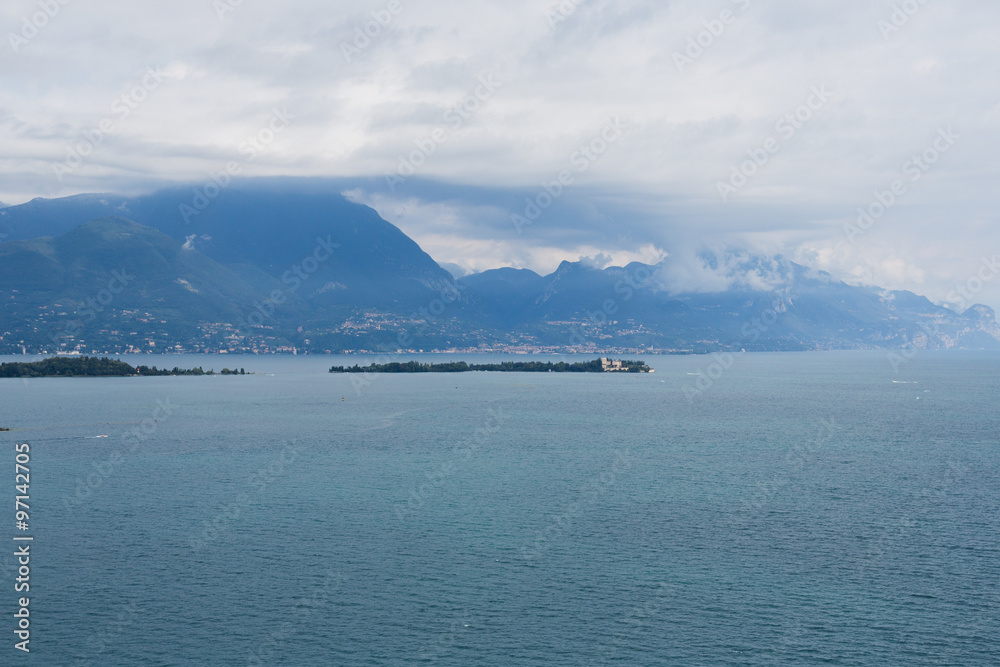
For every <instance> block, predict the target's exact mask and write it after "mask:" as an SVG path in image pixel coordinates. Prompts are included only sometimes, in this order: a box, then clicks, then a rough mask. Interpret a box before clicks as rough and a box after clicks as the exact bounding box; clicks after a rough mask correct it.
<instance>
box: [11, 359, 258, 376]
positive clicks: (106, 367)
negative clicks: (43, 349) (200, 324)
mask: <svg viewBox="0 0 1000 667" xmlns="http://www.w3.org/2000/svg"><path fill="white" fill-rule="evenodd" d="M137 375H138V376H148V375H215V371H214V370H208V371H206V370H204V369H202V367H201V366H198V367H197V368H190V369H184V368H178V367H176V366H174V368H173V369H170V370H168V369H166V368H157V367H156V366H153V367H149V366H132V365H130V364H127V363H125V362H124V361H119V360H117V359H108V358H107V357H101V358H100V359H98V358H97V357H51V358H49V359H43V360H42V361H25V362H21V361H13V362H8V363H4V364H0V378H38V377H130V376H137ZM219 375H246V371H244V370H243V369H242V368H241V369H239V370H236V369H233V370H230V369H228V368H223V369H222V372H221V373H219Z"/></svg>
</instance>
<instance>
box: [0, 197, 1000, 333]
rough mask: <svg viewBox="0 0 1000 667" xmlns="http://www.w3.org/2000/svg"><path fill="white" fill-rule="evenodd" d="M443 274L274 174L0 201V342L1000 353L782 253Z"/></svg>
mask: <svg viewBox="0 0 1000 667" xmlns="http://www.w3.org/2000/svg"><path fill="white" fill-rule="evenodd" d="M674 261H675V260H674V259H673V258H671V257H667V258H666V259H665V260H663V262H661V263H659V264H657V265H649V264H641V263H638V262H636V263H632V264H629V265H627V266H624V267H616V266H612V267H600V266H597V265H595V264H594V263H593V262H592V261H590V260H581V261H577V262H569V261H565V262H563V263H562V264H561V265H560V266H559V267H558V269H556V271H554V272H553V273H551V274H549V275H546V276H542V275H539V274H537V273H535V272H533V271H529V270H527V269H513V268H500V269H494V270H490V271H484V272H482V273H477V274H472V275H468V276H463V277H461V278H456V277H454V276H453V275H452V274H451V273H449V272H448V271H446V270H445V269H444V268H442V267H441V266H439V265H438V264H437V263H436V262H435V261H434V260H433V259H432V258H431V257H430V256H429V255H428V254H427V253H425V252H424V251H423V250H421V248H420V247H419V246H418V245H417V243H415V242H414V241H413V240H412V239H410V238H409V237H407V236H406V235H405V234H404V233H403V232H402V231H401V230H399V229H398V228H397V227H395V226H393V225H392V224H390V223H389V222H387V221H385V220H383V219H382V218H381V217H380V216H379V215H378V214H377V213H376V212H375V211H374V210H372V209H371V208H368V207H366V206H363V205H360V204H356V203H352V202H350V201H348V200H347V199H345V198H344V197H343V196H341V195H340V194H339V193H336V192H323V191H321V190H317V189H315V188H306V187H298V186H296V185H295V184H289V183H280V184H266V185H259V184H257V185H254V186H252V187H251V186H249V185H245V184H242V185H240V184H234V185H231V186H230V187H228V188H220V189H218V190H217V191H215V196H214V197H213V198H208V197H207V196H205V194H201V195H200V197H199V195H197V194H196V193H195V192H194V191H193V190H192V189H191V188H181V187H175V188H168V189H164V190H160V191H158V192H154V193H152V194H149V195H144V196H138V197H125V196H118V195H105V194H99V195H78V196H74V197H66V198H61V199H35V200H32V201H30V202H27V203H25V204H22V205H18V206H12V207H6V208H2V209H0V299H2V304H0V318H2V319H0V353H18V352H29V353H34V352H53V351H73V350H78V351H82V352H87V353H90V352H94V351H101V352H105V351H106V352H124V351H144V352H152V351H155V352H164V351H223V350H224V351H232V352H275V351H277V352H284V351H302V352H313V353H317V352H326V351H330V352H343V351H376V350H380V351H389V350H391V351H395V350H398V349H404V350H428V351H429V350H447V349H482V350H515V351H527V350H540V351H565V352H593V351H626V350H627V351H656V352H678V353H680V352H708V351H713V350H731V349H747V350H806V349H894V348H901V347H907V346H916V347H926V348H951V347H967V348H989V347H1000V327H998V325H997V322H996V317H995V314H994V312H993V311H992V310H991V309H989V308H987V307H985V306H981V305H976V306H973V307H971V308H969V309H968V310H966V311H965V312H963V313H956V312H954V311H951V310H949V309H947V308H944V307H942V306H938V305H936V304H934V303H932V302H931V301H930V300H928V299H926V298H924V297H922V296H919V295H916V294H913V293H912V292H906V291H888V290H883V289H879V288H876V287H859V286H852V285H848V284H845V283H844V282H841V281H839V280H835V279H834V278H833V277H832V276H830V275H829V274H827V273H824V272H821V271H814V270H811V269H809V268H808V267H804V266H801V265H799V264H796V263H794V262H791V261H789V260H787V259H783V258H781V257H760V256H753V255H745V254H732V255H729V256H725V257H720V256H718V255H710V254H706V255H704V256H703V257H701V258H700V261H701V262H702V264H703V268H705V269H706V270H709V271H712V272H714V274H713V275H716V276H717V277H719V278H720V279H721V280H722V282H720V284H719V286H718V287H717V288H715V289H712V290H710V291H704V288H702V289H700V290H693V289H691V288H686V289H685V288H683V287H679V286H678V285H677V284H676V281H674V280H672V276H673V275H674V274H675V270H676V266H674V265H673V264H672V262H674Z"/></svg>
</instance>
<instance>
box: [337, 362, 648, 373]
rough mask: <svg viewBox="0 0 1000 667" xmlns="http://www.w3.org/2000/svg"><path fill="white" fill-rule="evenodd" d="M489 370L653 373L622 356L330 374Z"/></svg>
mask: <svg viewBox="0 0 1000 667" xmlns="http://www.w3.org/2000/svg"><path fill="white" fill-rule="evenodd" d="M468 371H490V372H497V373H652V372H653V369H652V368H650V367H649V366H647V365H646V363H645V362H643V361H629V360H619V359H607V358H601V359H594V360H593V361H581V362H578V363H575V364H568V363H566V362H565V361H560V362H558V363H552V362H551V361H504V362H503V363H499V364H470V363H466V362H464V361H449V362H445V363H441V364H422V363H420V362H419V361H406V362H397V361H394V362H391V363H388V364H371V365H369V366H358V365H357V364H355V365H354V366H334V367H332V368H331V369H330V372H331V373H465V372H468Z"/></svg>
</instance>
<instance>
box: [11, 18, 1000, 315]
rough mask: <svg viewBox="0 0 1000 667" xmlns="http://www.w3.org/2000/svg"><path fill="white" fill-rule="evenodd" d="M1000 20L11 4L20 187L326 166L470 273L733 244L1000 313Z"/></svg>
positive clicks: (691, 270)
mask: <svg viewBox="0 0 1000 667" xmlns="http://www.w3.org/2000/svg"><path fill="white" fill-rule="evenodd" d="M998 25H1000V3H996V2H994V1H993V0H951V1H950V2H942V1H940V0H923V1H921V0H894V1H884V0H865V1H860V0H811V1H810V2H801V1H800V0H794V1H793V0H770V1H767V0H715V1H707V2H693V1H688V2H685V1H676V2H671V1H663V0H661V1H657V2H651V1H641V0H617V1H610V0H564V1H563V2H544V1H542V2H530V1H525V0H505V1H503V2H500V1H495V2H493V1H487V0H467V1H466V2H463V3H451V2H447V3H446V2H440V1H437V0H385V1H377V2H367V1H358V0H353V1H351V2H340V1H338V0H323V1H319V0H315V1H314V0H290V1H286V2H283V3H273V2H263V1H262V0H198V1H195V0H176V1H175V2H172V3H136V2H125V1H118V0H89V1H88V2H83V0H32V1H28V0H8V1H7V2H5V3H3V5H2V6H0V26H2V33H3V35H2V36H3V41H2V43H0V145H2V146H3V149H2V150H0V201H2V202H4V203H6V204H18V203H22V202H24V201H27V200H30V199H32V198H34V197H59V196H66V195H71V194H77V193H81V192H118V193H140V192H146V191H150V190H153V189H155V188H157V187H160V186H162V185H165V184H168V183H169V184H174V183H192V184H194V185H197V184H199V183H205V182H207V181H208V180H209V179H210V178H212V176H213V174H214V175H216V178H224V177H223V176H219V174H220V173H222V172H225V171H226V170H227V169H229V170H230V171H231V172H232V173H235V174H236V175H237V176H238V177H259V176H289V177H324V178H328V179H329V180H330V183H331V184H333V185H335V186H336V187H338V188H340V189H341V191H343V192H344V193H345V194H346V195H347V196H348V197H350V198H351V199H353V200H355V201H359V202H363V203H365V204H368V205H370V206H373V207H374V208H375V209H376V210H378V211H379V213H380V214H381V215H382V216H383V217H385V218H386V219H387V220H389V221H390V222H392V223H394V224H396V225H397V226H399V227H400V228H401V229H402V230H403V231H404V232H406V233H407V234H408V235H410V236H411V237H412V238H414V239H415V240H416V241H417V242H418V243H420V245H421V246H422V247H423V248H424V249H425V250H426V251H427V252H428V253H429V254H431V256H433V257H434V258H435V259H437V260H438V261H439V262H441V263H447V264H453V265H456V267H458V268H460V269H461V270H464V271H481V270H485V269H488V268H494V267H498V266H516V267H526V268H531V269H534V270H536V271H539V272H542V273H547V272H549V271H551V270H553V269H554V268H555V267H556V266H557V265H558V264H559V262H560V261H561V260H563V259H569V260H576V259H578V258H581V257H587V258H591V260H592V261H594V262H595V263H597V264H599V265H606V264H610V263H616V264H623V263H625V262H628V261H631V260H641V261H647V262H655V261H659V260H662V259H664V258H668V261H671V262H673V263H674V264H673V265H674V267H675V273H676V275H677V279H678V280H679V281H687V282H689V283H690V285H691V287H692V288H695V289H697V288H698V287H699V285H702V286H706V287H705V288H706V289H707V288H708V287H707V286H709V285H715V284H717V278H718V276H712V275H706V273H705V267H704V266H702V265H701V263H700V260H699V259H698V257H699V253H702V252H704V251H705V250H706V249H709V250H720V249H727V250H730V251H735V252H746V253H765V254H781V255H783V256H784V257H787V258H789V259H793V260H795V261H798V262H800V263H803V264H806V265H808V266H810V267H813V268H817V269H822V270H826V271H829V272H830V273H832V274H834V275H835V276H837V277H838V278H841V279H844V280H846V281H848V282H851V283H854V284H872V285H879V286H882V287H886V288H890V289H910V290H913V291H915V292H918V293H921V294H926V295H927V296H929V297H930V298H932V299H933V300H935V301H936V302H939V303H951V304H955V303H959V302H963V303H968V302H969V301H970V299H969V298H967V297H973V298H972V299H971V300H972V301H975V302H980V303H985V304H987V305H990V306H992V307H994V308H996V309H998V310H1000V269H995V268H994V266H995V258H996V256H997V254H1000V225H998V224H997V216H998V210H1000V207H998V205H997V204H998V199H1000V195H998V193H1000V187H997V175H998V174H997V171H998V170H997V167H996V164H997V160H996V155H997V154H998V152H1000V131H998V130H1000V86H998V85H997V82H998V81H1000V76H998V74H1000V72H998V69H1000V57H998V56H1000V39H997V36H998V35H997V33H998V30H1000V29H998V28H997V27H996V26H998ZM734 249H735V250H734ZM458 268H456V270H458ZM959 287H961V288H962V290H964V294H965V295H966V296H963V295H962V292H960V291H959V290H958V288H959Z"/></svg>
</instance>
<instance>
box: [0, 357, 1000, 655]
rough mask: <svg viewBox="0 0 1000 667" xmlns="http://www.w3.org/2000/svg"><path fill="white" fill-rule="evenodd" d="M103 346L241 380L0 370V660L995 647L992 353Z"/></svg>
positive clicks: (995, 367)
mask: <svg viewBox="0 0 1000 667" xmlns="http://www.w3.org/2000/svg"><path fill="white" fill-rule="evenodd" d="M632 356H635V355H632ZM121 358H123V359H126V360H129V361H132V362H133V363H135V362H137V361H139V362H141V363H147V364H150V365H152V364H158V365H161V366H163V365H166V366H170V367H173V366H175V365H176V366H181V367H190V366H196V365H200V366H204V367H205V368H206V369H207V368H209V367H214V368H215V369H216V370H220V369H221V368H222V367H223V366H229V367H233V366H236V367H241V366H242V367H244V368H246V370H247V371H248V372H249V371H254V372H255V373H256V374H255V375H247V376H237V377H230V376H225V377H220V376H213V377H153V378H79V379H35V380H0V426H7V427H11V428H13V429H14V430H13V431H12V432H9V433H0V443H2V445H3V448H2V449H3V451H4V452H6V454H4V456H6V457H7V464H6V467H5V469H7V470H8V471H9V472H10V473H12V472H13V467H14V466H13V462H14V443H16V442H28V443H30V445H31V534H32V535H33V536H34V542H33V543H32V554H33V555H32V561H31V602H30V610H31V622H32V623H31V631H32V634H31V648H32V654H31V655H30V656H25V655H23V654H21V652H19V651H16V650H14V649H13V643H14V641H15V640H14V635H13V633H12V630H13V629H14V619H13V618H12V615H11V613H4V615H3V617H4V619H5V620H3V621H2V622H0V636H2V637H5V638H6V639H5V641H6V642H7V645H6V646H3V647H2V648H0V651H2V656H3V657H2V658H0V664H5V665H6V664H11V665H13V664H45V665H409V664H437V665H659V664H702V665H759V664H818V663H825V664H836V665H885V664H911V665H912V664H961V665H984V664H997V662H998V661H1000V657H998V656H1000V531H998V527H1000V526H998V509H1000V446H998V439H1000V410H998V406H1000V354H989V353H976V352H956V353H936V352H935V353H931V352H924V353H920V354H918V355H917V356H916V357H914V358H913V359H911V360H904V361H905V363H902V364H898V367H897V368H895V369H894V368H893V366H892V364H891V363H890V362H889V360H888V359H887V356H886V354H885V353H884V352H870V353H869V352H835V353H834V352H831V353H787V354H745V355H740V356H736V357H733V358H731V359H730V358H725V359H722V360H721V361H720V360H715V359H713V357H705V356H688V357H643V358H644V359H646V360H647V361H648V362H649V363H650V364H651V365H652V366H653V367H654V368H655V369H656V373H655V374H649V375H597V374H517V373H512V374H486V373H466V374H442V375H376V376H371V377H369V378H364V377H360V376H346V375H331V374H328V373H327V372H326V370H327V369H328V368H329V366H331V365H334V364H337V365H339V364H353V363H354V362H355V361H357V359H356V358H353V357H352V358H343V357H336V356H312V357H235V356H232V355H222V356H207V355H200V356H189V357H188V356H176V357H169V358H163V357H158V358H153V357H148V356H143V357H128V356H122V357H121ZM406 358H410V357H406ZM422 358H425V359H434V360H443V359H467V360H471V359H472V358H476V359H485V360H490V359H500V357H487V356H483V357H472V356H470V355H461V356H446V355H435V356H433V357H431V356H426V357H422ZM518 358H524V357H518ZM532 358H543V359H544V358H547V357H532ZM562 358H563V359H566V357H562ZM12 359H13V358H10V357H8V358H3V359H2V360H3V361H9V360H12ZM570 360H573V359H572V358H570ZM897 362H898V359H897ZM713 364H715V365H713ZM100 435H107V436H108V437H107V438H100V437H96V436H100ZM13 486H14V478H13V474H10V475H9V478H8V479H6V480H4V482H3V485H2V487H3V488H4V489H5V491H4V493H5V494H6V496H5V497H7V498H8V500H4V501H3V506H5V507H8V508H9V509H8V510H7V514H8V516H7V517H5V518H3V519H2V521H3V525H7V528H6V530H5V531H4V532H5V533H6V536H4V535H2V534H0V537H3V538H4V539H6V540H10V538H11V537H12V536H13V535H14V534H15V533H16V532H17V531H15V529H14V516H13V511H12V508H11V501H12V500H13V499H12V496H13V495H14V490H13ZM8 544H13V543H12V542H8ZM12 551H13V549H12V548H11V549H5V553H4V555H3V557H2V558H0V575H2V579H3V584H2V590H4V591H6V593H5V594H4V596H3V600H2V605H3V609H6V610H8V611H11V612H12V611H13V610H14V609H15V606H14V605H15V601H16V598H17V595H15V593H14V592H13V590H12V583H13V578H14V576H16V575H15V574H14V570H13V568H14V560H13V557H12V555H11V553H12Z"/></svg>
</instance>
